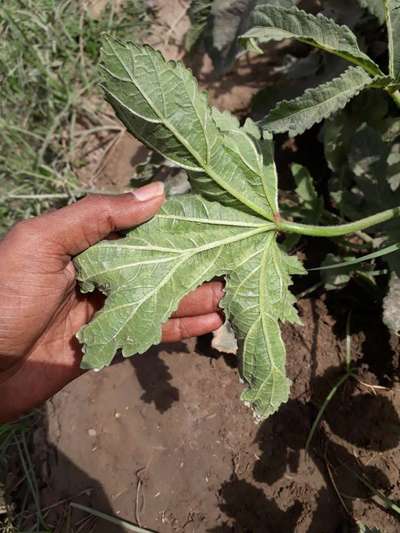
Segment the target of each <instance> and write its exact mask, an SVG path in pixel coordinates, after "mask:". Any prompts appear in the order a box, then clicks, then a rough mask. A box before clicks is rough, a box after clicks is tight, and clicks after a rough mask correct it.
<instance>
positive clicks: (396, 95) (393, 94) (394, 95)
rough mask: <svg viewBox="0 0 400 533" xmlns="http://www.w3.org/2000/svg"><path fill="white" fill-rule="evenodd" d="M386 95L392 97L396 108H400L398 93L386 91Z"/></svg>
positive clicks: (399, 93)
mask: <svg viewBox="0 0 400 533" xmlns="http://www.w3.org/2000/svg"><path fill="white" fill-rule="evenodd" d="M388 93H389V94H390V96H391V97H392V99H393V102H394V103H395V104H396V105H397V107H400V91H393V92H390V91H388Z"/></svg>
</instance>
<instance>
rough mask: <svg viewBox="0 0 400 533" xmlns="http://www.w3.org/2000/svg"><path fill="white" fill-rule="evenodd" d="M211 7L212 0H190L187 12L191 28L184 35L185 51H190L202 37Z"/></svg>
mask: <svg viewBox="0 0 400 533" xmlns="http://www.w3.org/2000/svg"><path fill="white" fill-rule="evenodd" d="M212 5H213V0H191V2H190V8H189V10H188V15H189V19H190V22H191V27H190V28H189V30H188V31H187V32H186V35H185V48H186V50H187V51H190V50H192V48H193V47H194V46H195V45H196V44H197V43H198V41H199V40H200V38H201V37H202V35H203V32H204V30H205V29H206V27H207V21H208V17H209V15H210V13H211V8H212Z"/></svg>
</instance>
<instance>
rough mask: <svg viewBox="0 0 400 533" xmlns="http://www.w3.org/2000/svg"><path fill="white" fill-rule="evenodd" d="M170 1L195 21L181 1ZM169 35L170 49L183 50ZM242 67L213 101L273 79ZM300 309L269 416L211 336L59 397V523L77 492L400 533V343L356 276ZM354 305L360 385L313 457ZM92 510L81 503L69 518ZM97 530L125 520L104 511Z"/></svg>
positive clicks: (119, 366)
mask: <svg viewBox="0 0 400 533" xmlns="http://www.w3.org/2000/svg"><path fill="white" fill-rule="evenodd" d="M160 5H161V7H163V6H164V8H165V6H166V5H168V13H169V12H170V10H172V13H175V19H174V16H172V18H171V21H173V20H177V19H179V17H181V18H180V19H179V24H184V23H185V17H184V12H183V10H184V9H185V4H183V3H180V2H179V1H178V0H174V1H172V0H171V1H170V2H167V3H165V2H164V3H163V2H160ZM174 10H175V11H174ZM172 27H173V22H171V23H170V28H172ZM164 30H165V28H164ZM167 31H168V30H167ZM179 31H181V30H179ZM174 32H175V29H173V31H171V32H170V34H169V35H168V39H167V44H168V46H170V48H169V49H168V50H169V51H168V53H169V54H171V55H170V57H173V54H176V55H175V57H178V56H179V55H180V54H181V52H180V49H179V46H177V45H176V42H175V41H174V35H175V33H174ZM153 33H155V34H157V32H153ZM176 33H179V32H178V31H176ZM158 34H160V32H158ZM164 38H165V37H164ZM170 41H171V42H172V45H170ZM174 44H175V48H174V46H173V45H174ZM178 44H179V43H178ZM246 61H247V59H246V58H244V59H242V62H243V64H242V67H241V68H242V70H239V73H241V74H240V75H239V77H236V78H235V77H233V76H232V75H230V76H228V77H227V78H225V79H224V80H223V81H222V82H215V83H214V82H213V81H212V80H211V79H210V77H207V76H208V75H207V73H206V71H207V68H206V67H204V65H203V67H202V68H205V70H204V71H203V72H205V74H204V77H203V81H204V84H206V85H208V86H211V89H212V90H211V92H212V96H213V99H214V102H216V103H217V105H220V107H221V108H229V109H231V110H234V111H236V112H239V114H240V112H241V111H243V109H245V108H246V107H247V106H248V104H249V101H250V99H251V97H252V95H253V94H254V93H255V92H256V90H258V86H265V83H266V80H265V74H264V71H265V66H266V65H267V64H264V65H262V64H261V65H260V64H257V63H256V65H255V66H253V67H251V66H249V65H248V64H247V63H246ZM270 61H271V60H270ZM267 63H268V62H267ZM246 69H247V70H246ZM252 69H253V70H252ZM263 69H264V70H263ZM255 72H258V73H259V74H258V75H257V76H258V77H257V76H256V75H255ZM242 74H243V75H242ZM255 78H256V79H258V80H259V85H257V83H256V82H254V79H255ZM240 80H242V81H240ZM249 80H253V83H252V86H251V87H250V89H249V88H247V91H246V90H245V89H244V87H245V86H246V87H248V82H249ZM229 87H231V88H232V91H231V99H230V98H229ZM227 95H228V96H227ZM144 158H145V152H144V149H143V147H142V146H141V145H140V144H138V143H137V142H136V141H134V140H132V139H131V138H130V137H129V136H127V135H126V134H122V135H121V136H120V139H119V141H118V143H115V144H114V146H113V147H112V149H111V150H109V151H108V153H107V154H106V157H105V160H104V161H103V163H104V164H102V165H101V166H99V167H98V168H100V170H101V171H100V172H99V173H98V176H97V178H96V179H97V181H96V186H98V187H100V188H101V187H105V188H107V187H108V188H112V189H114V190H123V189H125V188H126V187H127V186H128V185H129V180H130V178H131V177H132V172H133V171H134V168H135V165H136V164H137V162H138V161H141V160H143V159H144ZM298 308H299V312H300V316H301V318H302V320H303V326H290V325H285V326H284V328H283V335H284V340H285V343H286V347H287V371H288V375H289V377H290V379H291V380H292V388H291V395H290V400H289V401H288V403H287V404H286V405H283V406H282V407H281V409H280V410H279V411H278V412H277V413H276V414H275V415H273V416H272V417H271V418H269V419H268V420H266V421H264V422H262V423H259V424H257V422H256V420H255V419H254V417H253V415H252V412H251V411H250V409H248V408H247V407H246V406H245V405H244V404H243V403H242V402H241V401H240V394H241V392H242V390H243V385H242V384H241V383H240V380H239V373H238V369H237V359H236V356H235V355H232V354H229V355H228V354H221V353H219V352H216V351H215V350H213V349H212V348H211V339H210V338H209V337H203V338H199V339H197V340H196V339H191V340H189V341H187V342H185V343H179V344H175V345H168V346H167V345H162V346H160V347H154V348H152V349H151V350H150V351H149V352H148V353H146V354H145V355H143V356H138V357H134V358H131V359H128V360H121V359H118V360H117V361H116V362H115V364H113V365H112V366H111V367H109V368H107V369H105V370H103V371H101V372H100V373H95V372H89V373H87V374H85V375H84V376H82V377H81V378H80V379H78V380H76V381H75V382H73V383H71V384H70V385H69V386H68V387H66V388H65V389H64V390H63V391H61V392H60V393H58V394H57V395H56V396H55V397H54V398H53V399H51V400H50V401H49V402H48V403H47V405H46V413H45V416H44V424H43V427H42V428H41V429H40V430H38V432H37V435H36V452H35V459H36V461H37V464H40V465H42V468H41V495H42V498H43V504H44V505H53V504H56V506H55V507H54V511H53V513H54V519H55V521H56V520H57V517H61V516H62V515H63V514H64V513H65V509H66V505H67V504H66V503H65V502H68V501H70V500H72V501H75V502H79V503H82V504H84V505H88V506H90V507H93V508H94V509H98V510H100V511H103V512H106V513H110V514H115V515H117V516H120V517H121V518H124V519H127V520H130V521H132V522H134V523H137V524H139V525H141V526H142V527H146V528H150V529H151V530H154V531H157V532H159V533H172V532H188V533H189V532H199V533H202V532H213V533H225V532H238V533H239V532H242V533H245V532H249V533H257V532H260V533H261V532H263V533H269V532H271V533H275V532H276V533H282V532H295V533H305V532H309V533H321V532H324V533H334V532H346V531H356V530H357V528H356V522H357V521H359V522H360V523H362V524H364V525H366V526H369V527H378V528H380V530H381V531H384V532H385V533H395V532H397V531H399V529H400V528H399V523H398V517H397V516H396V514H395V513H392V512H390V511H388V510H387V509H385V507H384V504H383V501H382V499H379V498H377V495H376V491H381V492H382V493H383V494H385V495H386V496H388V497H390V498H392V499H393V500H395V501H396V500H399V499H400V479H399V468H398V465H399V464H400V448H399V439H400V432H399V427H400V425H399V422H400V394H399V384H398V378H397V376H398V369H399V354H400V346H399V341H398V339H397V338H394V337H390V336H389V334H388V333H387V330H386V328H385V327H384V326H383V325H382V322H381V319H380V317H381V309H380V305H379V303H376V302H374V301H372V300H371V299H369V298H367V297H366V296H365V294H364V293H363V292H362V291H361V290H360V289H359V288H358V287H355V286H354V287H353V286H350V287H347V289H345V290H344V291H340V292H336V293H335V294H334V295H331V294H329V293H328V294H326V293H322V292H321V293H318V292H317V293H313V296H312V297H310V298H303V299H301V300H299V303H298ZM350 311H351V320H350V328H349V329H348V331H347V338H348V339H350V340H351V356H352V360H353V362H354V365H355V366H356V367H357V373H356V376H357V379H356V378H353V377H351V378H348V379H347V380H346V381H345V383H344V384H343V385H342V386H341V387H340V388H338V390H337V392H336V394H335V395H334V397H333V399H332V400H331V401H330V403H329V404H328V407H327V409H326V411H325V413H324V416H323V418H322V422H321V424H320V425H319V428H318V430H317V431H316V433H315V434H314V437H313V440H312V442H311V445H310V448H309V450H308V451H306V450H305V443H306V441H307V437H308V436H309V433H310V430H311V427H312V424H313V422H314V420H315V418H316V416H317V413H318V409H319V407H320V406H321V405H322V403H323V402H324V400H325V398H326V396H327V394H329V392H330V391H331V390H332V387H334V386H335V385H336V384H337V382H338V380H339V379H340V378H341V377H342V376H343V375H344V372H345V364H344V361H345V358H346V322H347V319H348V316H349V312H350ZM348 339H347V340H348ZM366 483H367V484H369V487H368V486H367V484H366ZM371 487H373V488H374V490H372V489H371ZM82 516H85V515H83V514H82V513H81V512H79V511H76V510H74V511H73V522H76V521H78V520H80V519H81V518H82ZM82 531H89V529H87V530H86V529H83V530H82ZM93 531H95V532H96V533H116V532H120V531H123V529H122V528H121V527H120V526H113V525H110V524H109V523H107V522H104V521H100V520H99V521H97V522H96V523H95V525H94V529H93Z"/></svg>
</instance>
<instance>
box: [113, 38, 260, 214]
mask: <svg viewBox="0 0 400 533" xmlns="http://www.w3.org/2000/svg"><path fill="white" fill-rule="evenodd" d="M109 45H110V47H111V49H112V50H113V52H114V54H115V56H116V57H117V59H118V61H119V62H120V64H121V66H122V67H123V68H124V70H125V72H126V73H127V74H128V76H129V78H130V80H131V82H132V83H133V84H134V85H135V87H136V88H137V89H138V90H139V91H140V93H141V95H142V96H143V98H144V99H145V100H146V102H147V103H148V105H149V106H150V107H151V109H152V110H153V111H154V113H155V114H156V115H157V116H158V117H159V119H160V121H161V122H162V123H163V124H164V125H165V126H166V127H167V128H168V129H169V130H170V131H171V133H172V134H173V135H174V136H175V137H176V139H178V141H179V142H180V143H181V144H183V146H184V147H185V148H186V150H187V151H188V152H189V153H190V154H191V155H192V156H193V158H194V159H196V160H197V161H198V162H199V164H200V165H201V167H202V168H203V169H204V171H205V172H206V174H208V175H209V176H210V177H211V179H213V180H214V181H215V182H216V183H217V184H218V185H219V186H220V187H221V188H223V189H225V190H226V191H227V192H228V193H229V194H230V195H231V196H233V197H234V198H236V199H237V200H239V202H241V203H242V204H243V205H245V206H247V207H248V208H249V209H251V210H252V211H254V212H256V213H258V214H259V215H261V216H262V217H264V218H266V219H268V220H269V219H270V217H269V216H268V212H267V211H264V210H263V209H261V208H260V207H259V206H257V205H256V204H254V203H253V202H251V201H249V200H248V199H246V198H245V197H244V196H242V195H241V194H240V193H238V192H236V191H235V190H234V189H232V188H231V187H230V186H229V185H228V184H227V183H225V182H224V181H222V180H221V179H220V178H219V176H218V175H217V174H216V173H215V172H214V171H213V170H212V169H211V168H210V167H209V165H208V164H207V163H206V162H204V161H203V160H202V158H201V156H200V154H199V153H198V152H197V151H196V150H193V148H192V147H191V146H190V145H189V144H188V143H187V142H186V139H185V138H184V137H182V136H181V135H180V134H179V132H177V131H176V129H175V128H174V127H173V126H172V124H171V123H170V122H169V120H168V119H166V118H165V117H163V116H162V115H160V112H159V111H158V109H156V108H155V107H154V105H153V103H152V101H151V100H149V98H148V97H147V95H146V93H145V92H144V91H143V90H142V88H141V87H140V86H139V85H138V83H136V81H135V79H134V78H133V77H132V75H131V72H130V71H129V70H128V69H127V67H126V65H125V63H124V62H123V61H122V59H121V57H120V55H119V54H118V52H117V51H116V50H115V48H114V47H113V45H112V43H111V41H109ZM109 92H110V94H112V95H113V96H114V97H115V95H114V93H112V92H111V91H109ZM117 100H119V99H118V98H117ZM119 101H120V100H119ZM120 102H121V101H120ZM121 105H123V106H124V107H125V108H126V109H128V110H129V111H130V112H131V113H133V114H134V115H137V113H135V112H134V111H133V110H132V109H130V108H129V107H128V106H127V105H125V104H124V103H123V102H121ZM146 142H147V141H146ZM157 151H158V150H157ZM193 172H196V170H193Z"/></svg>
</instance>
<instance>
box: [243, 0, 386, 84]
mask: <svg viewBox="0 0 400 533" xmlns="http://www.w3.org/2000/svg"><path fill="white" fill-rule="evenodd" d="M252 22H253V27H252V28H251V29H250V30H249V31H247V32H246V33H245V34H244V35H243V36H242V39H244V40H250V43H251V44H253V45H254V42H256V43H257V42H258V43H263V42H268V41H279V40H282V39H296V40H298V41H300V42H303V43H306V44H309V45H311V46H314V47H316V48H320V49H321V50H324V51H326V52H329V53H331V54H335V55H337V56H340V57H342V58H344V59H346V60H347V61H350V62H351V63H354V64H356V65H358V66H360V67H362V68H363V69H364V70H365V71H367V72H368V73H369V74H371V75H372V76H382V75H383V73H382V71H381V70H380V68H379V66H378V65H377V64H376V63H375V62H374V61H373V60H372V59H371V58H370V57H368V55H367V54H365V53H364V52H362V51H361V50H360V48H359V46H358V43H357V38H356V36H355V35H354V33H353V32H352V31H351V30H350V29H349V28H348V27H347V26H340V25H339V24H336V23H335V22H334V21H333V20H332V19H329V18H327V17H324V16H323V15H318V16H315V15H311V14H310V13H306V12H305V11H303V10H301V9H298V8H297V7H291V8H285V7H280V6H276V5H268V4H261V5H259V6H257V7H256V9H255V11H254V13H253V17H252Z"/></svg>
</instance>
